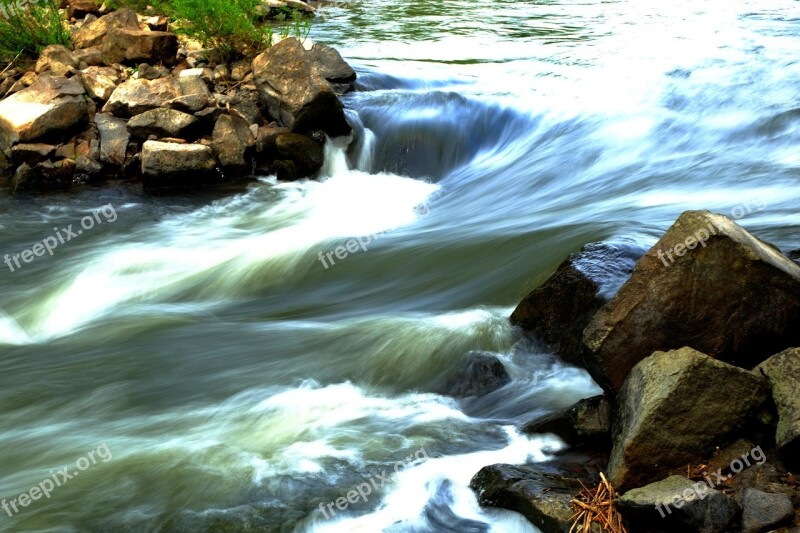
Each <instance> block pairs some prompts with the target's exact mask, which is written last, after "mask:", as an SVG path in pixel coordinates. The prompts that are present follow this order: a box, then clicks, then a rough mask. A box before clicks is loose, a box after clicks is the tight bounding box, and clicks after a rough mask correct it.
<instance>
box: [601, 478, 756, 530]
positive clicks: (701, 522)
mask: <svg viewBox="0 0 800 533" xmlns="http://www.w3.org/2000/svg"><path fill="white" fill-rule="evenodd" d="M617 508H618V509H619V511H620V513H622V515H623V517H625V519H626V520H627V521H628V522H629V524H630V526H631V529H630V530H631V531H653V530H658V531H665V532H675V533H683V532H685V531H697V532H699V533H723V532H724V531H730V527H731V526H732V525H733V524H734V522H735V520H736V518H737V517H738V516H739V513H740V512H741V508H740V507H739V504H737V503H736V501H735V500H734V499H733V498H731V497H729V496H726V495H725V494H723V493H722V492H719V491H718V490H715V489H713V488H711V487H709V486H708V485H707V484H706V483H705V482H703V481H699V482H693V481H691V480H689V479H686V478H685V477H683V476H670V477H668V478H666V479H664V480H661V481H658V482H656V483H652V484H650V485H647V486H645V487H641V488H637V489H632V490H629V491H628V492H626V493H625V494H623V495H622V497H620V499H619V500H618V501H617Z"/></svg>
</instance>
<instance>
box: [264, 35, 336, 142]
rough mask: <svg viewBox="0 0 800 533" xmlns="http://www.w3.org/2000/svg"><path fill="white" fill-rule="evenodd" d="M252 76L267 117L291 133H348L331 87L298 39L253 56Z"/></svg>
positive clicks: (286, 40)
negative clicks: (282, 125)
mask: <svg viewBox="0 0 800 533" xmlns="http://www.w3.org/2000/svg"><path fill="white" fill-rule="evenodd" d="M253 73H254V75H255V76H254V78H255V83H256V86H257V87H258V90H259V92H260V95H261V99H262V101H263V102H264V104H265V105H266V107H267V109H268V110H269V113H270V115H272V116H273V117H274V118H276V119H279V120H280V121H281V122H282V123H283V124H284V125H285V126H287V127H288V128H290V129H291V130H292V131H294V132H299V133H304V132H309V131H312V130H322V131H324V132H325V133H327V134H328V135H330V136H332V137H336V136H340V135H348V134H349V133H350V131H351V127H350V125H349V124H348V123H347V120H346V119H345V115H344V107H343V106H342V103H341V102H340V101H339V98H338V97H337V96H336V92H335V89H334V87H333V86H332V84H331V83H330V82H328V80H326V79H325V77H324V75H323V74H322V73H321V69H320V67H319V66H318V63H317V57H315V55H314V54H312V53H310V52H307V51H306V50H305V49H304V48H303V45H302V44H301V43H300V41H299V40H297V39H295V38H288V39H284V40H282V41H281V42H279V43H278V44H276V45H274V46H272V47H271V48H269V49H268V50H267V51H266V52H264V53H263V54H261V55H259V56H258V57H256V58H255V59H254V60H253Z"/></svg>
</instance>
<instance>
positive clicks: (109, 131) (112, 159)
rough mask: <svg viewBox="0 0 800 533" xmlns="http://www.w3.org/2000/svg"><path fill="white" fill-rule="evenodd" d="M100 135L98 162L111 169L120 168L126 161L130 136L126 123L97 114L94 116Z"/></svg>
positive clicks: (109, 116) (112, 117)
mask: <svg viewBox="0 0 800 533" xmlns="http://www.w3.org/2000/svg"><path fill="white" fill-rule="evenodd" d="M95 122H96V123H97V130H98V132H99V135H100V161H102V162H103V163H105V164H107V165H110V166H112V167H117V168H121V167H122V166H124V165H125V160H126V159H127V152H128V143H129V142H130V138H131V135H130V133H128V128H127V123H126V121H125V120H123V119H121V118H117V117H115V116H112V115H108V114H104V113H98V114H97V115H95Z"/></svg>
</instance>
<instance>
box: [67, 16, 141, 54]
mask: <svg viewBox="0 0 800 533" xmlns="http://www.w3.org/2000/svg"><path fill="white" fill-rule="evenodd" d="M112 28H129V29H132V30H138V29H139V18H138V17H137V16H136V13H134V12H133V11H132V10H130V9H127V8H125V9H120V10H119V11H114V12H113V13H109V14H108V15H105V16H103V17H100V18H99V19H97V20H94V21H92V22H90V23H89V24H84V25H83V26H81V28H80V29H79V30H78V31H77V32H76V33H75V34H74V35H73V36H72V44H73V45H74V46H75V48H76V49H78V48H90V47H93V46H98V45H100V44H102V42H103V40H104V39H105V38H106V35H108V32H109V31H110V30H111V29H112Z"/></svg>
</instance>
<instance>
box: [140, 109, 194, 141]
mask: <svg viewBox="0 0 800 533" xmlns="http://www.w3.org/2000/svg"><path fill="white" fill-rule="evenodd" d="M198 122H199V121H198V119H197V118H196V117H194V116H193V115H190V114H188V113H184V112H183V111H177V110H175V109H169V108H166V107H165V108H158V109H151V110H150V111H145V112H144V113H140V114H138V115H136V116H135V117H133V118H131V119H130V120H129V121H128V131H129V132H131V135H133V136H135V137H140V138H143V139H146V138H147V137H149V136H150V135H155V136H157V137H186V136H188V135H190V134H191V133H192V129H193V128H195V127H196V126H197V123H198Z"/></svg>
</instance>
